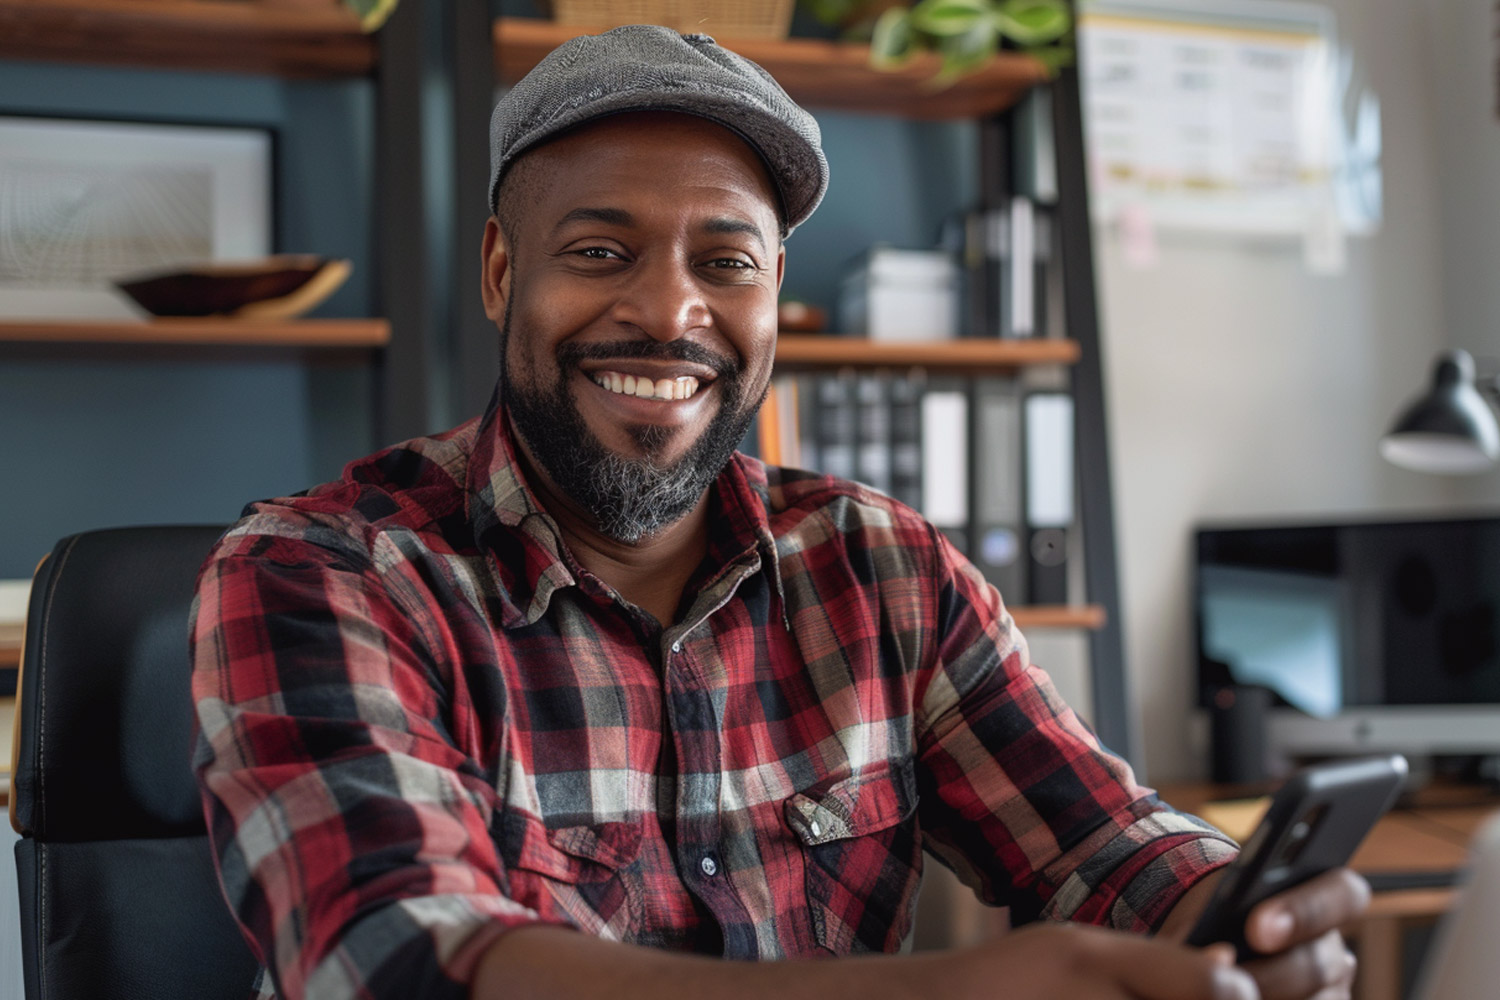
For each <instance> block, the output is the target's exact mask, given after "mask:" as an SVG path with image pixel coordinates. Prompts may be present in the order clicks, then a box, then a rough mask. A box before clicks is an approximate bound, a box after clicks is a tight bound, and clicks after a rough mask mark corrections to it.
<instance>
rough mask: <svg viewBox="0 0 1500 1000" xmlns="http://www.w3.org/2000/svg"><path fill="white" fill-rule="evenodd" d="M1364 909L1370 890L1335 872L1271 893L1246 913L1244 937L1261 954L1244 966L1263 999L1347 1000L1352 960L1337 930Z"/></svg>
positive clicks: (1348, 873)
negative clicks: (1262, 956)
mask: <svg viewBox="0 0 1500 1000" xmlns="http://www.w3.org/2000/svg"><path fill="white" fill-rule="evenodd" d="M1369 905H1370V885H1369V883H1368V882H1366V881H1365V880H1364V879H1362V878H1360V877H1359V876H1358V875H1356V874H1355V873H1354V872H1352V871H1350V870H1349V869H1347V868H1337V869H1335V870H1333V871H1331V872H1327V873H1325V874H1323V875H1319V876H1318V877H1317V878H1315V879H1313V880H1311V881H1309V882H1304V883H1302V884H1301V885H1299V886H1296V887H1295V888H1292V889H1288V890H1287V891H1285V892H1280V893H1277V894H1276V895H1275V896H1272V897H1271V898H1270V899H1268V900H1266V901H1265V902H1264V903H1261V904H1260V905H1259V906H1257V907H1256V908H1255V909H1253V910H1251V911H1250V919H1249V920H1248V921H1247V922H1246V925H1245V938H1246V940H1247V941H1248V942H1249V943H1250V947H1252V948H1254V949H1255V950H1256V951H1258V952H1260V953H1261V954H1262V955H1265V956H1266V957H1265V958H1258V959H1255V960H1254V961H1252V962H1247V963H1245V971H1246V972H1249V973H1250V974H1251V975H1252V976H1254V977H1255V981H1256V982H1257V983H1258V984H1259V985H1260V992H1261V996H1262V997H1263V998H1264V1000H1301V998H1304V997H1315V998H1316V1000H1336V998H1341V997H1342V998H1346V997H1348V996H1349V995H1350V988H1351V987H1352V986H1353V984H1354V956H1353V955H1351V954H1350V953H1349V949H1348V948H1346V947H1345V946H1344V939H1343V936H1342V935H1340V934H1339V928H1341V927H1345V926H1347V925H1348V924H1349V923H1350V922H1351V921H1353V920H1355V919H1356V918H1358V917H1359V916H1360V915H1361V914H1362V913H1364V912H1365V910H1366V909H1368V908H1369Z"/></svg>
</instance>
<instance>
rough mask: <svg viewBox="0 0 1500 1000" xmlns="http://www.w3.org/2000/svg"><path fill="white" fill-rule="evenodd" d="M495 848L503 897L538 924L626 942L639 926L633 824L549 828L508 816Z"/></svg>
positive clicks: (636, 830)
mask: <svg viewBox="0 0 1500 1000" xmlns="http://www.w3.org/2000/svg"><path fill="white" fill-rule="evenodd" d="M499 848H500V855H501V859H502V860H503V861H504V863H505V867H506V875H507V882H508V895H509V896H510V898H511V899H513V900H515V901H516V902H518V903H521V904H523V905H525V906H529V907H531V908H532V909H534V910H536V911H537V913H538V914H539V915H540V916H541V917H542V919H544V920H549V921H553V922H560V923H568V924H572V925H574V926H576V927H578V928H579V929H580V930H583V931H585V932H587V933H590V934H594V935H596V936H599V937H604V938H611V939H614V940H628V939H629V937H630V935H631V933H632V931H633V930H634V929H635V928H637V927H639V926H640V918H641V906H642V900H641V894H640V885H639V882H640V877H639V872H638V870H637V869H638V868H639V865H637V864H636V861H637V859H638V856H639V854H640V848H641V830H640V827H639V826H636V825H635V824H632V823H596V824H594V825H592V826H562V827H549V826H547V825H546V824H545V823H543V822H542V821H541V820H539V819H536V818H535V817H532V816H529V815H527V814H525V813H520V812H515V811H511V812H509V813H508V814H507V815H506V817H505V819H504V821H503V827H502V835H501V838H500V844H499Z"/></svg>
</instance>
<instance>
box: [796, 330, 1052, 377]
mask: <svg viewBox="0 0 1500 1000" xmlns="http://www.w3.org/2000/svg"><path fill="white" fill-rule="evenodd" d="M1079 356H1080V352H1079V349H1078V343H1077V342H1076V341H1073V340H1060V339H1051V340H1049V339H1037V340H980V339H977V338H975V339H964V340H938V341H924V342H920V343H918V342H906V343H902V342H896V341H881V340H866V339H864V338H862V337H844V336H836V335H832V334H789V333H784V334H782V335H781V336H780V337H779V338H778V339H777V342H776V367H777V369H778V370H784V369H819V368H838V367H850V368H914V367H922V368H928V369H932V370H934V371H964V372H973V371H985V372H1014V371H1017V370H1019V369H1021V368H1025V367H1027V366H1030V365H1071V364H1074V363H1076V362H1077V361H1078V359H1079Z"/></svg>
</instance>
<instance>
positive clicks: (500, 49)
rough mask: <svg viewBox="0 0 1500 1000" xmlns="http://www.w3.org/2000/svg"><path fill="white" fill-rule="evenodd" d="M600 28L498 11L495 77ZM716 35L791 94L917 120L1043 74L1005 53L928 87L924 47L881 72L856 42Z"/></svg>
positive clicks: (968, 105)
mask: <svg viewBox="0 0 1500 1000" xmlns="http://www.w3.org/2000/svg"><path fill="white" fill-rule="evenodd" d="M602 30H604V29H602V28H590V27H583V26H579V25H572V24H566V25H564V24H556V23H554V22H552V21H547V20H542V19H538V18H513V17H502V18H500V19H498V20H497V21H496V22H495V25H494V39H495V62H496V65H497V66H498V67H499V73H500V79H501V81H502V82H504V83H507V84H509V83H514V82H516V81H517V80H519V79H520V78H521V77H522V76H524V75H525V74H526V72H527V71H528V70H530V69H531V68H532V67H533V66H535V65H536V64H537V63H538V62H539V61H540V60H541V59H542V57H543V56H545V55H546V54H547V53H548V52H550V51H552V50H553V49H554V48H556V47H557V46H559V45H561V44H562V43H563V42H565V41H567V40H568V39H569V38H572V37H574V36H575V35H584V34H594V33H597V32H599V31H602ZM710 34H712V32H711V31H710ZM718 41H719V42H720V43H722V44H723V45H724V47H725V48H728V49H732V50H734V51H735V52H738V53H739V54H740V55H742V56H744V57H745V58H747V59H750V60H752V61H754V62H757V63H759V64H760V65H761V66H762V67H764V68H765V70H766V71H767V72H768V73H770V74H771V75H772V76H774V77H775V78H776V81H777V82H778V83H780V84H781V85H782V87H784V88H786V91H787V93H788V94H790V95H791V96H792V99H793V100H796V101H798V102H800V103H802V104H807V105H810V106H814V107H820V108H830V109H833V110H837V111H859V112H866V113H870V114H880V115H897V116H900V117H905V118H925V119H957V118H983V117H986V116H989V115H994V114H998V113H999V112H1001V111H1004V110H1005V109H1006V108H1008V107H1010V106H1011V105H1012V104H1014V103H1015V102H1016V101H1017V100H1019V99H1020V97H1021V96H1022V95H1023V94H1025V93H1026V91H1028V90H1030V89H1031V88H1032V87H1034V86H1036V85H1037V84H1039V83H1042V82H1043V81H1045V80H1046V79H1047V71H1046V68H1045V67H1044V66H1043V65H1042V64H1041V63H1040V62H1038V61H1037V60H1036V59H1033V58H1031V57H1030V56H1024V55H1019V54H1015V53H1006V54H1002V55H1001V57H1000V58H999V59H996V60H995V61H993V62H992V63H990V64H989V65H988V66H987V67H985V68H984V69H982V70H979V71H978V72H976V73H973V74H971V75H969V76H966V77H963V78H962V79H960V80H959V81H957V82H956V83H954V84H953V85H952V86H950V87H946V88H943V89H936V88H934V87H933V85H932V83H931V80H932V76H933V74H934V73H935V72H937V67H938V59H937V57H936V56H934V55H932V54H931V53H926V54H924V57H922V58H918V59H915V60H913V62H912V63H911V64H909V65H907V66H905V67H903V68H902V69H900V70H897V71H893V72H883V71H880V70H875V69H871V68H870V50H869V49H868V48H867V47H865V46H863V45H852V44H848V43H845V42H830V41H822V40H819V39H812V38H789V39H786V40H784V41H773V40H767V39H764V38H729V37H725V38H720V39H718Z"/></svg>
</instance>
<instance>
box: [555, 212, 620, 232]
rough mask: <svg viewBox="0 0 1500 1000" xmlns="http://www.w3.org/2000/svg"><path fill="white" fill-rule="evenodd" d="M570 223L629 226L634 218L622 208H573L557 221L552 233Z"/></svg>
mask: <svg viewBox="0 0 1500 1000" xmlns="http://www.w3.org/2000/svg"><path fill="white" fill-rule="evenodd" d="M570 222H602V223H604V224H605V225H607V226H630V225H634V224H635V216H633V215H631V214H630V213H629V212H627V211H625V210H624V209H623V208H587V207H585V208H575V209H573V210H572V211H571V212H569V213H568V214H567V215H564V216H563V217H562V218H561V219H558V220H557V225H555V226H553V227H552V231H553V232H556V231H557V230H559V229H561V228H562V227H563V226H566V225H567V224H568V223H570Z"/></svg>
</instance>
